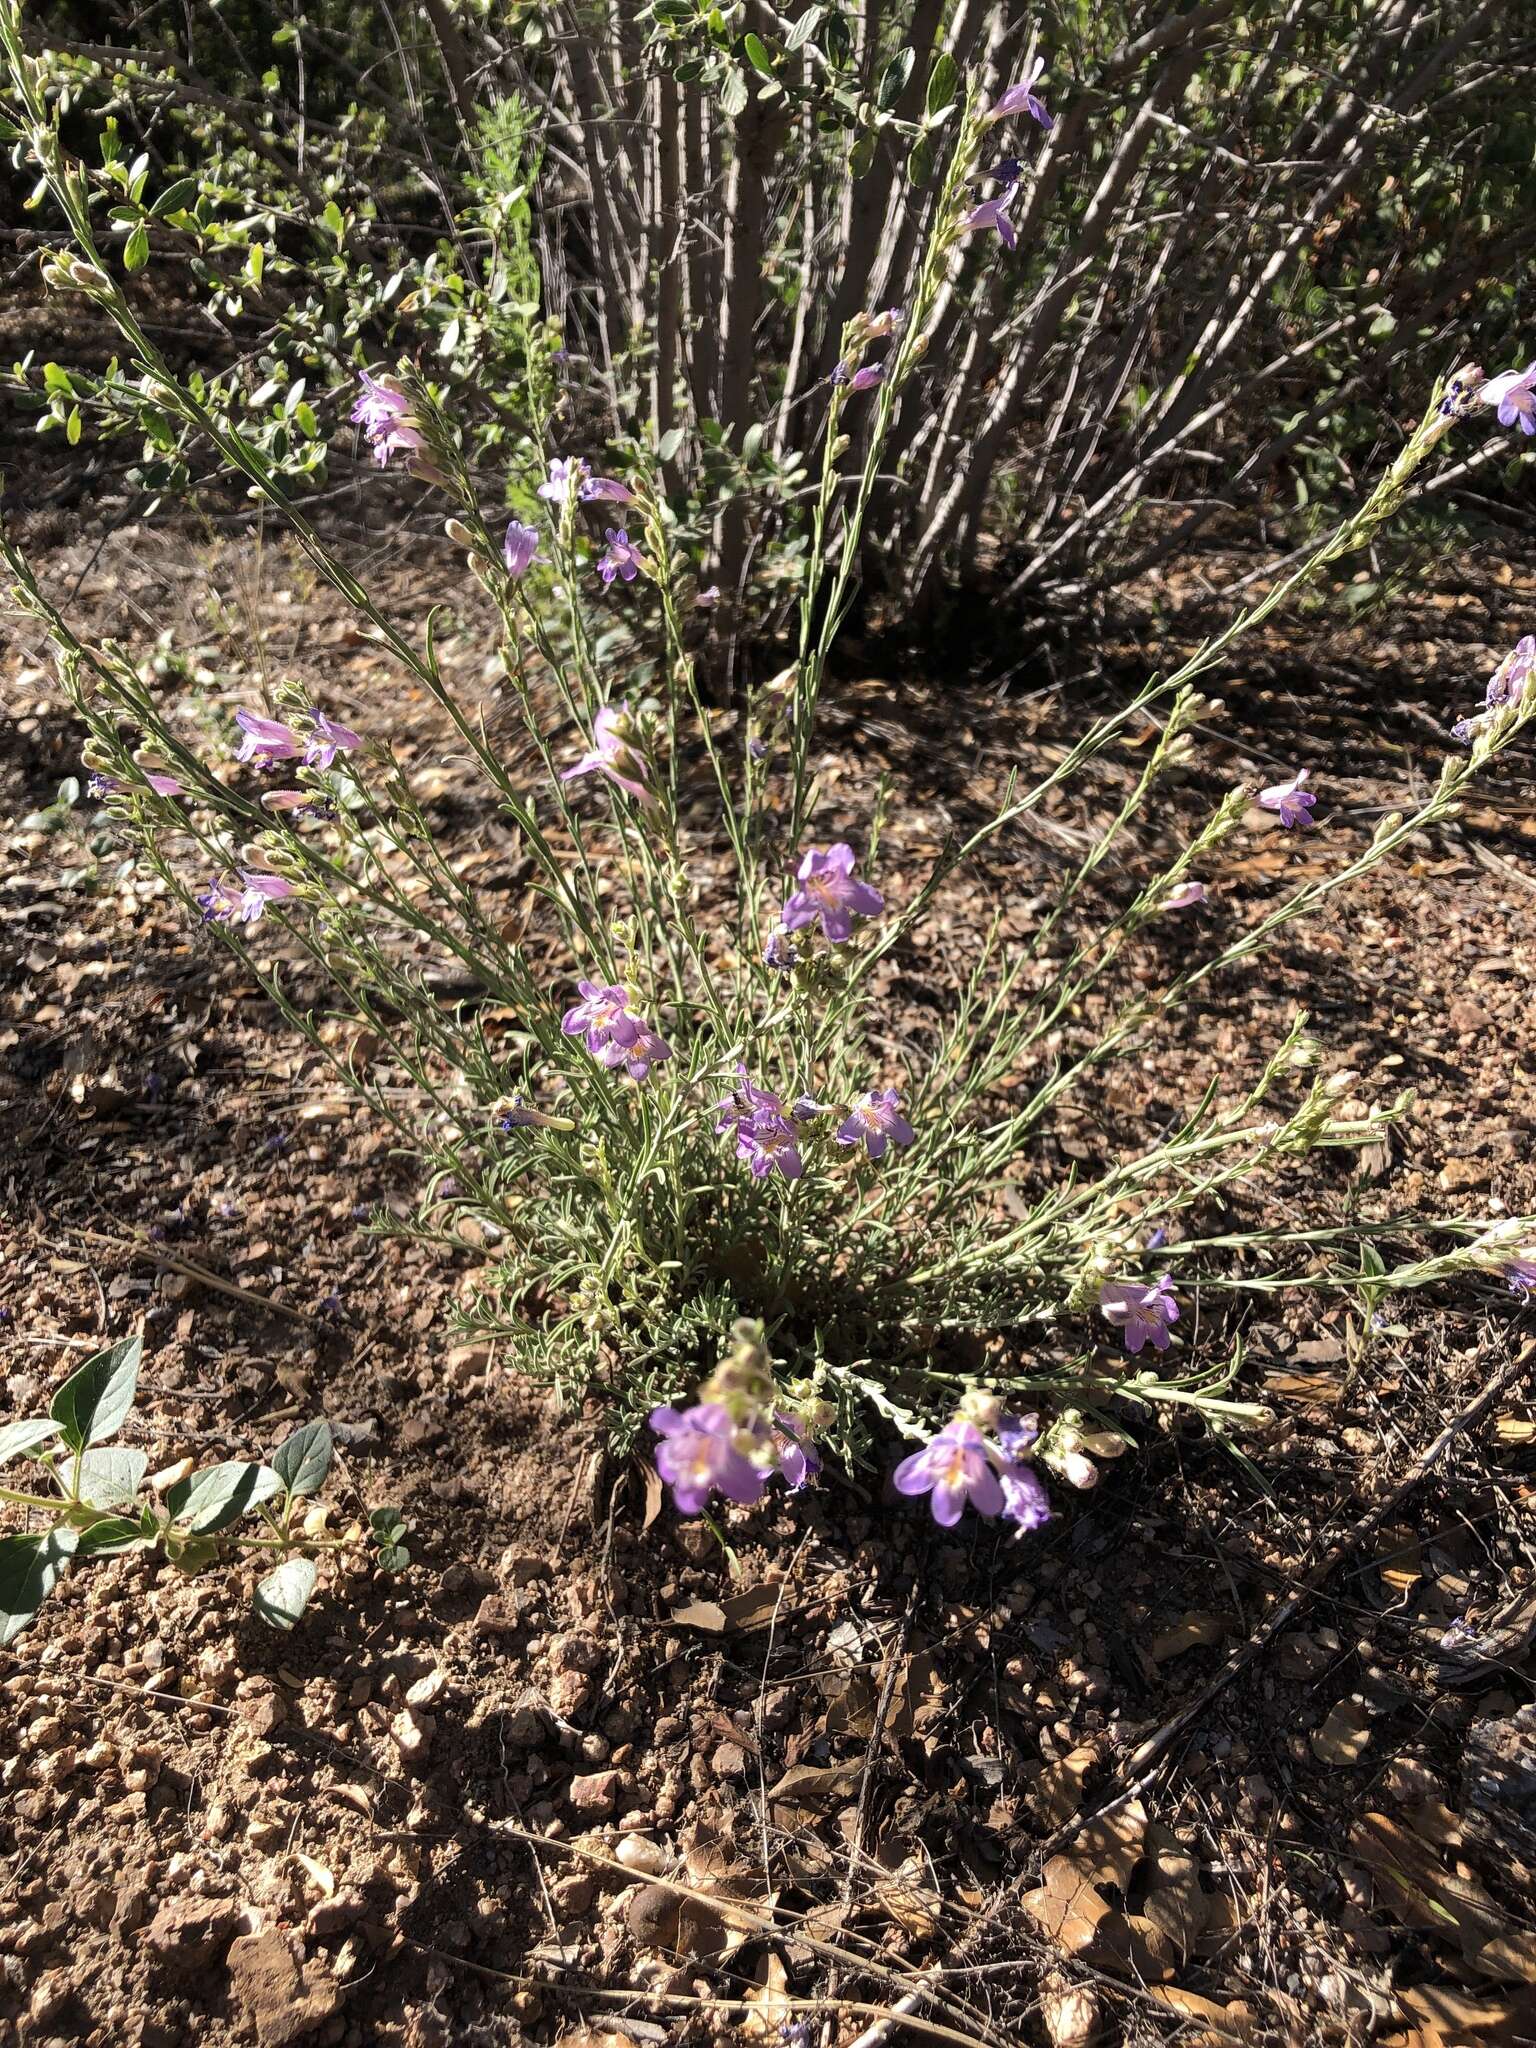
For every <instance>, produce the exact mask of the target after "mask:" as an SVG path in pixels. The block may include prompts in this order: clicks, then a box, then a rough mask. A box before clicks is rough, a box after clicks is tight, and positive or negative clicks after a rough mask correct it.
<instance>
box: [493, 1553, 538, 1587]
mask: <svg viewBox="0 0 1536 2048" xmlns="http://www.w3.org/2000/svg"><path fill="white" fill-rule="evenodd" d="M497 1571H498V1572H499V1574H500V1576H501V1577H502V1578H504V1579H506V1580H508V1581H510V1583H511V1584H512V1585H514V1586H531V1585H533V1584H534V1583H535V1582H536V1581H537V1580H539V1579H547V1578H548V1577H549V1575H550V1573H549V1566H548V1565H547V1564H546V1563H545V1561H544V1559H543V1558H542V1557H535V1556H533V1555H532V1554H531V1553H530V1552H528V1551H526V1550H519V1549H517V1547H516V1546H515V1545H514V1546H513V1547H512V1548H511V1549H509V1550H504V1551H503V1552H502V1554H501V1562H500V1563H499V1565H498V1566H497Z"/></svg>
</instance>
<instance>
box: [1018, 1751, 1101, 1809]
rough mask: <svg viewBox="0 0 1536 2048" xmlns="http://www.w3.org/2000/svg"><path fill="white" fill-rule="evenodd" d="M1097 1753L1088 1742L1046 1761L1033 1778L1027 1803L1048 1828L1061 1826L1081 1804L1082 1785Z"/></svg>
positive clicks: (1095, 1760) (1096, 1757)
mask: <svg viewBox="0 0 1536 2048" xmlns="http://www.w3.org/2000/svg"><path fill="white" fill-rule="evenodd" d="M1098 1754H1099V1753H1098V1750H1097V1749H1096V1748H1094V1746H1093V1745H1092V1744H1091V1743H1090V1744H1086V1745H1085V1746H1084V1747H1083V1748H1081V1749H1074V1750H1073V1751H1072V1753H1071V1755H1070V1756H1064V1757H1062V1758H1060V1759H1059V1760H1058V1761H1057V1762H1056V1763H1053V1764H1047V1765H1046V1767H1045V1769H1044V1770H1043V1771H1042V1772H1041V1773H1040V1775H1039V1777H1038V1778H1036V1780H1035V1782H1034V1784H1033V1786H1032V1787H1031V1788H1030V1794H1029V1803H1030V1805H1031V1806H1032V1807H1033V1808H1034V1810H1035V1812H1036V1813H1038V1814H1039V1816H1040V1818H1041V1820H1042V1821H1043V1822H1044V1824H1045V1825H1046V1826H1047V1827H1049V1828H1059V1827H1061V1826H1063V1825H1064V1823H1065V1822H1067V1821H1069V1820H1071V1818H1072V1816H1073V1815H1074V1814H1075V1813H1076V1812H1077V1810H1078V1808H1079V1807H1080V1806H1081V1805H1082V1803H1083V1784H1084V1781H1085V1780H1086V1778H1087V1776H1088V1773H1089V1771H1091V1770H1092V1768H1093V1766H1094V1764H1095V1763H1096V1762H1097V1760H1098Z"/></svg>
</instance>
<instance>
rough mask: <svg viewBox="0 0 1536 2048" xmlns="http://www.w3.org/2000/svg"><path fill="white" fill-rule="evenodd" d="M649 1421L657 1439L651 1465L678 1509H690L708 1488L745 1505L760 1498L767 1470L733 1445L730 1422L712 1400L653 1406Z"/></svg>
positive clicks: (692, 1511)
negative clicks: (681, 1405) (668, 1490)
mask: <svg viewBox="0 0 1536 2048" xmlns="http://www.w3.org/2000/svg"><path fill="white" fill-rule="evenodd" d="M650 1422H651V1428H652V1429H653V1430H655V1432H656V1434H657V1435H658V1436H659V1437H660V1438H661V1439H662V1441H661V1443H659V1444H658V1445H657V1447H656V1470H657V1471H658V1472H659V1473H660V1474H661V1476H662V1478H663V1479H664V1480H665V1481H666V1482H667V1484H668V1486H670V1487H671V1489H672V1498H673V1500H674V1502H675V1503H676V1504H677V1507H678V1510H679V1512H680V1513H682V1514H685V1515H696V1514H697V1513H698V1512H699V1510H700V1509H701V1508H702V1507H703V1506H704V1505H705V1503H706V1502H707V1501H708V1499H709V1496H710V1495H711V1494H712V1493H723V1494H724V1495H725V1497H726V1499H727V1500H733V1501H736V1502H737V1503H738V1504H739V1505H740V1506H741V1507H746V1508H750V1507H755V1506H756V1504H757V1502H758V1501H759V1500H761V1499H762V1495H763V1488H764V1486H765V1485H766V1484H767V1474H766V1473H764V1472H761V1471H759V1469H758V1468H757V1466H756V1465H754V1464H753V1463H752V1462H751V1460H750V1459H748V1458H745V1457H743V1456H742V1454H741V1452H740V1451H739V1450H738V1449H737V1448H736V1441H735V1440H736V1437H737V1434H738V1432H737V1429H736V1425H735V1424H734V1423H733V1422H732V1420H731V1416H730V1411H729V1410H728V1409H726V1408H724V1407H723V1406H722V1405H721V1404H720V1403H719V1402H718V1401H699V1402H696V1403H695V1404H694V1406H693V1407H692V1408H682V1409H679V1408H672V1407H665V1408H653V1409H652V1410H651V1416H650Z"/></svg>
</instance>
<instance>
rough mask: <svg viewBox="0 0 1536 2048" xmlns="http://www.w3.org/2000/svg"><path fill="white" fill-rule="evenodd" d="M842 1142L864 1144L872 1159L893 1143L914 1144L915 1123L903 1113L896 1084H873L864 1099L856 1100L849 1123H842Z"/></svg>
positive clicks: (840, 1131) (883, 1153)
mask: <svg viewBox="0 0 1536 2048" xmlns="http://www.w3.org/2000/svg"><path fill="white" fill-rule="evenodd" d="M837 1142H838V1144H839V1145H862V1146H863V1147H864V1149H865V1151H866V1152H867V1153H868V1154H869V1156H870V1158H871V1159H883V1158H884V1157H885V1153H886V1147H887V1146H888V1145H890V1144H891V1143H893V1142H894V1143H895V1144H898V1145H910V1144H911V1142H912V1126H911V1125H910V1124H909V1123H908V1122H907V1120H906V1118H905V1117H904V1116H903V1115H902V1113H901V1097H900V1096H899V1095H898V1094H897V1092H896V1090H895V1089H894V1088H872V1089H871V1090H870V1092H869V1094H868V1095H866V1096H865V1097H864V1099H863V1101H862V1102H856V1103H855V1104H854V1106H853V1109H852V1111H851V1112H850V1114H849V1116H848V1119H847V1121H846V1122H845V1123H843V1124H841V1125H840V1126H839V1127H838V1132H837Z"/></svg>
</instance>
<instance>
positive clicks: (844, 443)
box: [828, 434, 853, 462]
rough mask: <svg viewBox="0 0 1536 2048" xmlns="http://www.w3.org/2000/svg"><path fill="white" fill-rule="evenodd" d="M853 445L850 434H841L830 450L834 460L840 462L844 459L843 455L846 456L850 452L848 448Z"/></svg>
mask: <svg viewBox="0 0 1536 2048" xmlns="http://www.w3.org/2000/svg"><path fill="white" fill-rule="evenodd" d="M852 446H853V443H852V441H851V440H850V439H849V437H848V435H846V434H839V435H838V437H837V439H836V440H835V441H834V442H833V443H832V446H831V448H830V450H829V451H828V452H829V454H830V455H831V458H832V460H833V461H834V462H838V461H840V460H841V459H842V457H843V456H845V455H846V454H847V453H848V450H849V449H850V448H851V447H852Z"/></svg>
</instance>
